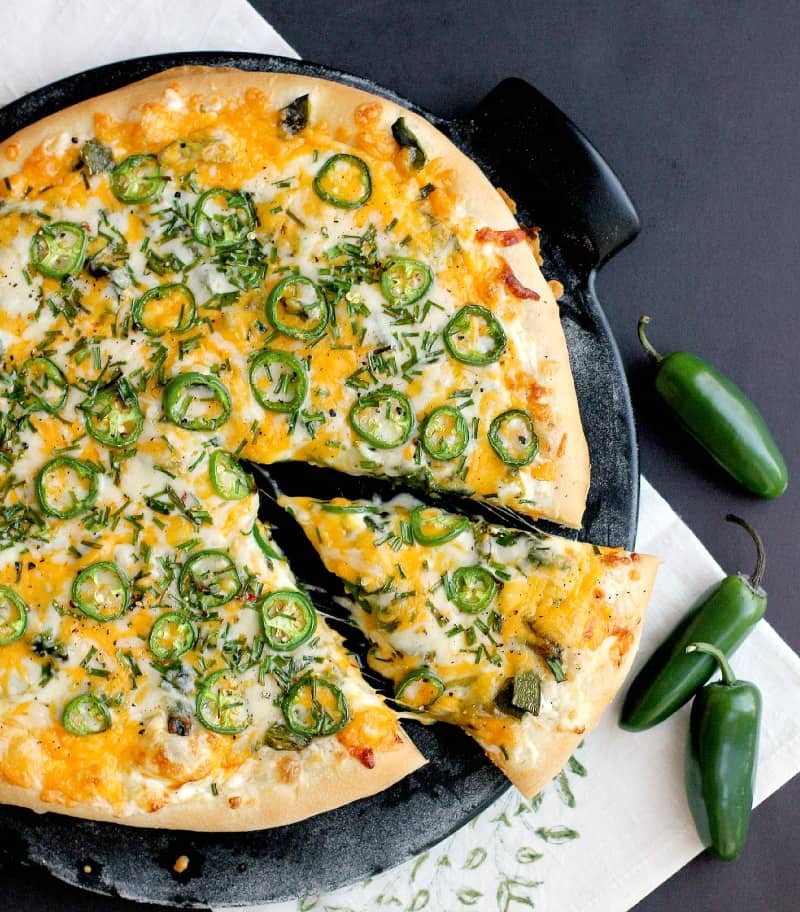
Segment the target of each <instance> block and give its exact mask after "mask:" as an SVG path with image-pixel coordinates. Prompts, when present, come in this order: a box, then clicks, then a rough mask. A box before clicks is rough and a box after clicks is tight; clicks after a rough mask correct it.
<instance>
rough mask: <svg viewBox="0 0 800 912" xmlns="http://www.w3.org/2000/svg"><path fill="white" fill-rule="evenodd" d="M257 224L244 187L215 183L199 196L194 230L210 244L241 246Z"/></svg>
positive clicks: (227, 246)
mask: <svg viewBox="0 0 800 912" xmlns="http://www.w3.org/2000/svg"><path fill="white" fill-rule="evenodd" d="M255 226H256V216H255V212H254V211H253V204H252V203H251V202H250V198H249V197H248V196H247V195H246V194H244V193H241V192H240V191H236V190H225V189H223V188H222V187H215V188H214V189H212V190H206V192H205V193H204V194H203V195H202V196H201V197H200V199H198V201H197V204H196V205H195V207H194V212H193V213H192V234H194V236H195V238H196V239H197V240H198V241H199V242H200V243H201V244H203V245H205V246H206V247H214V248H216V249H217V250H227V249H229V248H231V247H238V246H239V244H241V243H243V242H244V241H245V240H246V238H247V235H248V234H249V233H250V232H251V231H252V230H253V229H254V228H255Z"/></svg>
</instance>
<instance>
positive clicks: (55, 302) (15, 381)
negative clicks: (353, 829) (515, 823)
mask: <svg viewBox="0 0 800 912" xmlns="http://www.w3.org/2000/svg"><path fill="white" fill-rule="evenodd" d="M537 259H538V236H537V231H536V229H531V228H526V227H522V226H520V225H519V224H518V223H517V221H516V219H515V217H514V212H513V203H511V201H510V200H508V199H507V198H506V197H504V195H503V194H502V193H501V192H498V191H497V190H496V189H495V188H494V187H493V186H492V185H491V184H490V182H489V181H488V180H487V179H486V177H485V176H484V175H483V174H482V172H481V171H480V170H479V168H478V167H477V166H476V165H475V164H474V163H473V162H472V161H470V160H469V159H468V158H466V157H465V156H464V155H463V153H461V152H460V151H459V150H458V149H457V148H456V147H455V146H453V144H452V143H451V142H450V141H449V140H448V139H446V138H445V137H444V136H443V135H442V134H441V133H440V132H438V131H437V130H436V129H435V128H433V127H432V126H431V125H430V124H429V123H428V122H427V121H426V120H425V119H424V118H422V117H420V116H418V115H416V114H414V113H412V112H409V111H407V110H404V109H402V108H400V107H399V106H398V105H396V104H395V103H393V102H391V101H388V100H386V99H384V98H378V97H376V96H373V95H369V94H367V93H365V92H362V91H359V90H357V89H354V88H350V87H348V86H344V85H339V84H336V83H331V82H327V81H324V80H319V79H313V78H309V77H305V76H293V75H286V74H274V73H251V72H248V73H245V72H241V71H236V70H227V69H217V68H204V67H184V68H180V69H174V70H169V71H167V72H164V73H162V74H159V75H158V76H155V77H153V78H150V79H147V80H145V81H143V82H140V83H137V84H135V85H132V86H129V87H127V88H124V89H121V90H118V91H115V92H112V93H111V94H109V95H105V96H101V97H98V98H94V99H92V100H90V101H88V102H85V103H83V104H80V105H77V106H75V107H72V108H68V109H66V110H64V111H62V112H60V113H58V114H56V115H54V116H51V117H48V118H46V119H45V120H43V121H41V122H39V123H37V124H34V125H33V126H30V127H28V128H26V129H25V130H23V131H21V132H20V133H18V134H17V135H15V136H13V137H11V138H10V139H8V140H7V141H5V142H4V143H2V144H0V358H1V359H2V372H0V488H1V489H2V506H1V507H0V801H3V802H6V803H9V804H16V805H21V806H24V807H29V808H33V809H35V810H37V811H48V810H49V811H56V812H59V813H65V814H72V815H75V816H80V817H84V818H90V819H96V820H112V821H117V822H121V823H126V824H131V825H137V826H152V827H176V828H181V829H196V830H247V829H261V828H265V827H269V826H276V825H280V824H286V823H290V822H292V821H295V820H299V819H301V818H303V817H307V816H309V815H311V814H315V813H320V812H322V811H325V810H328V809H330V808H333V807H336V806H338V805H341V804H344V803H347V802H349V801H352V800H355V799H357V798H360V797H363V796H366V795H370V794H373V793H375V792H377V791H379V790H381V789H384V788H386V787H388V786H389V785H391V784H392V783H394V782H396V781H397V780H399V779H400V778H402V777H404V776H406V775H408V774H409V773H410V772H412V771H413V770H414V769H416V768H418V767H419V766H420V765H421V764H422V763H424V758H423V757H422V756H421V755H420V753H419V752H418V751H417V749H416V748H415V746H414V744H413V743H412V741H411V740H410V739H409V737H408V736H407V735H406V734H405V732H404V731H403V729H402V727H401V724H400V713H404V714H406V713H408V712H410V711H412V712H415V713H416V714H417V717H418V718H420V719H421V720H422V721H426V722H433V721H437V720H441V721H444V722H447V723H452V724H456V725H459V726H461V727H462V728H464V729H465V730H467V731H468V732H469V733H470V734H472V735H473V736H474V737H475V738H476V739H477V740H478V742H479V743H480V744H481V746H482V747H483V748H484V749H485V750H486V752H487V754H488V756H489V757H490V758H491V759H492V760H493V761H494V762H495V763H497V764H498V766H500V768H501V769H503V770H504V771H505V772H506V773H507V775H508V776H509V778H510V779H511V780H512V782H514V783H515V784H516V785H517V786H518V787H519V788H520V789H521V790H522V791H523V792H524V793H526V794H533V793H534V792H535V791H537V790H538V789H539V788H541V786H542V785H543V783H544V782H545V781H546V780H547V779H548V778H549V777H550V776H552V775H553V774H554V773H555V772H557V771H558V769H559V768H560V766H561V765H562V764H563V763H564V762H565V761H566V759H567V757H568V756H569V753H570V752H571V750H572V749H573V748H574V746H575V744H577V742H578V741H579V740H580V739H581V738H582V737H583V735H584V733H585V732H586V731H588V730H589V729H590V728H591V727H592V725H594V723H595V722H596V721H597V718H598V717H599V715H600V713H601V712H602V710H603V708H604V707H605V706H606V705H607V703H608V702H609V701H610V699H611V698H612V697H613V695H614V693H615V691H616V690H617V689H618V687H619V686H620V684H621V682H622V680H623V678H624V675H625V673H626V671H627V669H628V667H629V665H630V662H631V660H632V658H633V655H634V653H635V650H636V646H637V644H638V640H639V634H640V630H641V624H642V618H643V613H644V609H645V607H646V603H647V599H648V597H649V593H650V591H651V589H652V583H653V577H654V574H655V567H656V561H655V559H654V558H650V557H647V556H643V555H637V554H629V553H626V552H623V551H621V550H619V549H605V548H604V549H601V548H596V547H594V546H592V545H585V544H577V543H575V542H571V541H567V540H565V539H559V538H556V537H553V536H545V535H543V534H541V533H539V532H536V531H529V532H519V531H517V530H513V529H506V528H504V527H500V526H491V525H487V524H486V523H480V522H477V521H471V520H470V519H469V518H468V517H465V516H462V515H460V514H454V513H448V512H446V511H443V510H441V509H438V508H437V507H435V506H431V500H432V498H433V497H435V495H437V494H439V493H443V492H446V493H451V494H456V495H459V496H461V497H465V498H471V499H474V500H479V501H483V502H486V503H488V504H491V505H494V506H495V507H498V508H500V509H502V510H509V511H514V512H515V513H517V514H521V515H523V516H525V517H527V518H530V519H534V520H535V519H537V518H540V517H541V518H547V519H550V520H554V521H556V522H559V523H561V524H562V525H565V526H569V527H574V528H579V527H580V524H581V517H582V514H583V510H584V506H585V499H586V492H587V489H588V485H589V459H588V451H587V446H586V442H585V438H584V435H583V431H582V428H581V422H580V416H579V412H578V405H577V400H576V396H575V389H574V385H573V381H572V375H571V371H570V364H569V358H568V354H567V348H566V344H565V340H564V336H563V333H562V330H561V326H560V322H559V316H558V305H557V303H556V299H555V296H554V292H555V293H556V294H557V293H558V283H557V282H555V281H550V282H548V281H546V280H545V278H544V277H543V276H542V273H541V271H540V269H539V265H538V262H537ZM243 460H250V461H252V462H255V463H260V464H263V465H268V464H271V463H276V462H280V461H285V460H294V461H299V462H304V463H308V464H311V465H315V466H325V467H329V468H332V469H336V470H339V471H341V472H346V473H349V474H353V475H367V476H375V477H385V478H391V479H394V480H395V481H396V482H397V483H398V484H399V485H400V486H402V487H405V488H412V489H413V490H414V492H415V493H416V494H417V495H418V496H419V497H423V498H426V501H421V500H418V499H415V498H411V497H409V496H408V495H403V496H401V497H400V498H398V499H396V500H394V501H392V502H390V503H381V502H378V501H369V502H347V501H332V502H329V503H326V502H318V501H310V500H308V499H307V498H306V499H303V498H299V499H291V498H286V499H284V500H282V502H283V504H284V505H285V506H286V507H287V508H288V509H289V511H290V512H291V513H293V514H294V515H295V516H296V518H297V519H298V520H299V521H300V522H301V524H302V525H303V528H304V529H305V531H306V533H307V534H308V536H309V538H310V540H311V542H312V544H313V545H314V546H315V547H316V548H317V549H318V551H319V553H320V556H321V557H322V559H323V561H324V562H325V563H326V564H327V565H328V567H329V568H330V569H332V570H333V571H334V572H335V573H336V574H337V575H339V576H340V577H341V578H342V580H343V581H344V584H345V587H346V589H347V591H348V593H349V595H350V600H349V602H347V606H348V608H349V610H350V611H351V613H352V618H353V620H354V622H355V623H356V624H357V625H358V626H359V627H360V628H361V630H362V631H363V633H364V635H365V637H366V639H367V640H368V641H369V643H370V650H369V653H368V661H369V664H370V666H371V668H372V669H373V670H377V671H378V672H379V673H380V674H381V675H383V677H385V678H387V679H389V681H391V682H393V684H394V697H393V698H392V699H385V698H384V697H383V696H381V695H379V694H378V693H377V692H376V691H375V690H374V689H373V688H372V687H371V686H370V685H369V684H368V683H367V682H366V681H365V679H364V677H363V675H362V670H361V667H360V662H359V660H358V658H357V657H356V656H355V655H353V654H352V653H351V652H349V651H348V650H347V649H345V647H344V645H343V642H342V639H341V637H340V636H339V635H338V634H337V633H336V632H335V631H334V630H332V629H331V627H330V626H329V625H328V624H327V623H326V620H325V618H324V617H323V615H322V614H321V613H320V611H319V610H318V609H317V608H316V607H315V605H314V603H313V601H312V599H311V598H310V596H309V594H308V592H307V591H306V590H305V589H304V587H303V586H302V584H301V583H300V582H299V581H298V579H297V578H296V577H295V575H294V573H293V571H292V566H291V555H284V554H283V553H282V551H281V550H280V548H279V547H278V546H277V545H276V543H275V542H274V541H273V538H272V534H271V530H270V529H269V528H268V527H267V526H266V525H265V524H263V523H261V522H260V521H259V519H258V508H259V502H258V494H257V492H256V489H255V485H254V483H253V480H252V478H251V477H250V475H249V474H248V472H247V471H246V469H245V467H244V466H243V464H242V461H243ZM287 521H291V520H289V519H288V517H287Z"/></svg>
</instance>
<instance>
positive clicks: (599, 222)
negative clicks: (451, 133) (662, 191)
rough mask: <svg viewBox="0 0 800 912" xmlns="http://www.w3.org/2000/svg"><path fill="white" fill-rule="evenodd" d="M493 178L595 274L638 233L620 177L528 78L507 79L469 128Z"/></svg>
mask: <svg viewBox="0 0 800 912" xmlns="http://www.w3.org/2000/svg"><path fill="white" fill-rule="evenodd" d="M463 127H464V132H465V134H466V136H465V138H467V140H468V141H469V143H470V145H471V147H472V151H473V152H474V153H475V155H476V156H477V157H478V158H479V159H480V160H481V161H482V163H483V164H485V165H486V166H487V167H488V170H489V176H490V178H491V179H492V180H493V181H494V182H495V183H496V184H497V185H498V186H500V187H502V188H503V190H505V191H506V192H507V193H508V194H509V195H510V196H511V197H512V199H514V200H515V201H516V202H517V204H518V205H519V206H520V208H521V209H522V210H526V211H525V212H524V215H525V216H527V217H528V218H532V219H533V222H534V224H537V225H541V226H542V227H543V228H544V229H545V230H550V231H557V232H558V233H559V235H560V240H563V239H566V240H568V241H571V242H572V244H571V245H570V246H573V245H574V247H575V249H576V253H577V255H578V256H579V258H580V259H581V261H582V263H583V264H584V265H585V266H586V267H587V268H588V269H596V268H597V267H599V266H601V265H602V264H603V263H604V262H605V261H606V260H608V259H609V258H610V257H612V256H613V255H614V254H615V253H616V252H617V251H618V250H620V249H621V248H622V247H624V246H625V245H626V244H628V243H630V241H632V240H633V239H634V238H635V237H636V235H637V234H638V232H639V216H638V215H637V213H636V209H635V208H634V206H633V203H632V202H631V200H630V197H629V196H628V194H627V193H626V192H625V189H624V188H623V186H622V184H621V183H620V182H619V179H618V178H617V176H616V174H614V172H613V171H612V170H611V168H610V167H609V165H608V163H607V162H606V161H605V159H604V158H603V157H602V156H601V155H600V153H599V152H598V151H597V150H596V149H595V148H594V146H592V144H591V143H590V142H589V140H588V139H587V138H586V137H585V136H584V135H583V133H581V131H580V130H579V129H578V128H577V127H576V126H575V124H574V123H572V121H571V120H570V119H569V118H568V117H567V116H566V114H564V113H563V112H562V111H560V110H559V109H558V108H557V107H556V106H555V105H554V104H553V103H552V102H551V101H549V100H548V99H547V98H545V96H544V95H542V94H541V92H539V91H537V90H536V89H535V88H534V87H533V86H532V85H530V84H529V83H527V82H525V80H523V79H517V78H510V79H504V80H503V81H502V82H501V83H499V85H497V86H496V87H495V88H494V89H492V91H491V92H490V93H489V94H488V95H487V96H486V97H485V98H484V99H483V101H481V102H480V103H479V104H478V106H477V107H476V108H475V109H474V111H472V113H471V114H470V115H469V117H468V118H467V121H466V123H464V125H463Z"/></svg>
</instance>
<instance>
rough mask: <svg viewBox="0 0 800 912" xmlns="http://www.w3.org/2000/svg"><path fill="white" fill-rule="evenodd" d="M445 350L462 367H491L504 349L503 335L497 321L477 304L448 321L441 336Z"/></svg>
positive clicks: (459, 312)
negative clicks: (467, 365)
mask: <svg viewBox="0 0 800 912" xmlns="http://www.w3.org/2000/svg"><path fill="white" fill-rule="evenodd" d="M443 340H444V346H445V348H446V349H447V351H448V352H449V353H450V355H451V356H452V357H453V358H455V359H456V361H461V362H462V363H463V364H471V365H473V366H476V367H482V366H484V365H486V364H492V363H493V362H494V361H497V359H498V358H499V357H500V355H502V354H503V352H504V351H505V349H506V333H505V330H504V329H503V327H502V325H501V324H500V321H499V320H498V319H497V317H495V315H494V314H493V313H491V311H489V310H487V309H486V308H485V307H482V306H481V305H480V304H467V305H465V306H464V307H462V308H461V310H459V311H458V312H457V313H456V314H454V316H452V317H451V318H450V321H449V322H448V324H447V326H445V328H444V333H443Z"/></svg>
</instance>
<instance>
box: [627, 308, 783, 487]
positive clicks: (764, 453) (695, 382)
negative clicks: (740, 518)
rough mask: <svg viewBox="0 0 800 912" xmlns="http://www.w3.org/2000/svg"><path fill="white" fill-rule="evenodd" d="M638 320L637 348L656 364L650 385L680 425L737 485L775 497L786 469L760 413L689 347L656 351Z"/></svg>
mask: <svg viewBox="0 0 800 912" xmlns="http://www.w3.org/2000/svg"><path fill="white" fill-rule="evenodd" d="M649 322H650V317H647V316H643V317H641V318H640V320H639V340H640V341H641V343H642V348H644V350H645V351H646V352H647V354H648V355H649V356H650V357H651V358H652V359H653V360H654V361H655V363H656V365H657V370H656V378H655V388H656V392H657V393H658V395H659V396H660V397H661V399H662V400H663V401H664V402H665V403H666V405H667V407H668V408H669V409H670V411H671V412H672V414H673V415H674V416H675V417H676V418H677V420H678V422H679V423H680V424H681V425H682V426H683V428H684V429H685V430H686V431H688V432H689V434H691V436H692V437H694V439H695V440H696V441H697V442H698V443H699V444H700V446H702V447H703V448H704V449H705V450H706V451H707V452H708V453H709V454H710V455H711V456H712V457H713V458H714V459H715V460H716V461H717V462H718V463H719V465H720V466H722V468H723V469H725V471H726V472H727V473H728V474H729V475H730V476H731V477H732V478H733V479H734V480H736V481H737V482H739V484H740V485H742V487H744V488H746V489H747V490H748V491H751V492H752V493H753V494H757V495H758V496H759V497H765V498H768V499H772V498H775V497H780V496H781V494H783V492H784V491H785V490H786V487H787V485H788V484H789V473H788V470H787V468H786V463H785V461H784V459H783V456H782V455H781V452H780V450H779V449H778V445H777V444H776V443H775V440H774V438H773V436H772V434H771V433H770V430H769V428H768V427H767V424H766V422H765V421H764V418H763V417H762V415H761V414H760V412H759V411H758V409H757V408H756V407H755V405H753V403H752V402H751V401H750V399H749V398H748V397H747V396H746V395H745V393H744V392H743V391H742V390H741V389H739V387H738V386H736V384H735V383H733V382H732V381H731V380H729V379H728V378H727V377H726V376H725V375H724V374H722V373H720V372H719V371H718V370H717V369H716V368H715V367H713V366H712V365H710V364H709V363H708V362H707V361H704V360H703V359H702V358H699V357H698V356H697V355H693V354H690V353H689V352H673V353H672V354H671V355H666V356H664V355H660V354H659V353H658V352H657V351H656V350H655V349H654V348H653V346H652V345H651V344H650V342H649V340H648V339H647V336H646V335H645V326H646V325H647V324H648V323H649Z"/></svg>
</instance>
